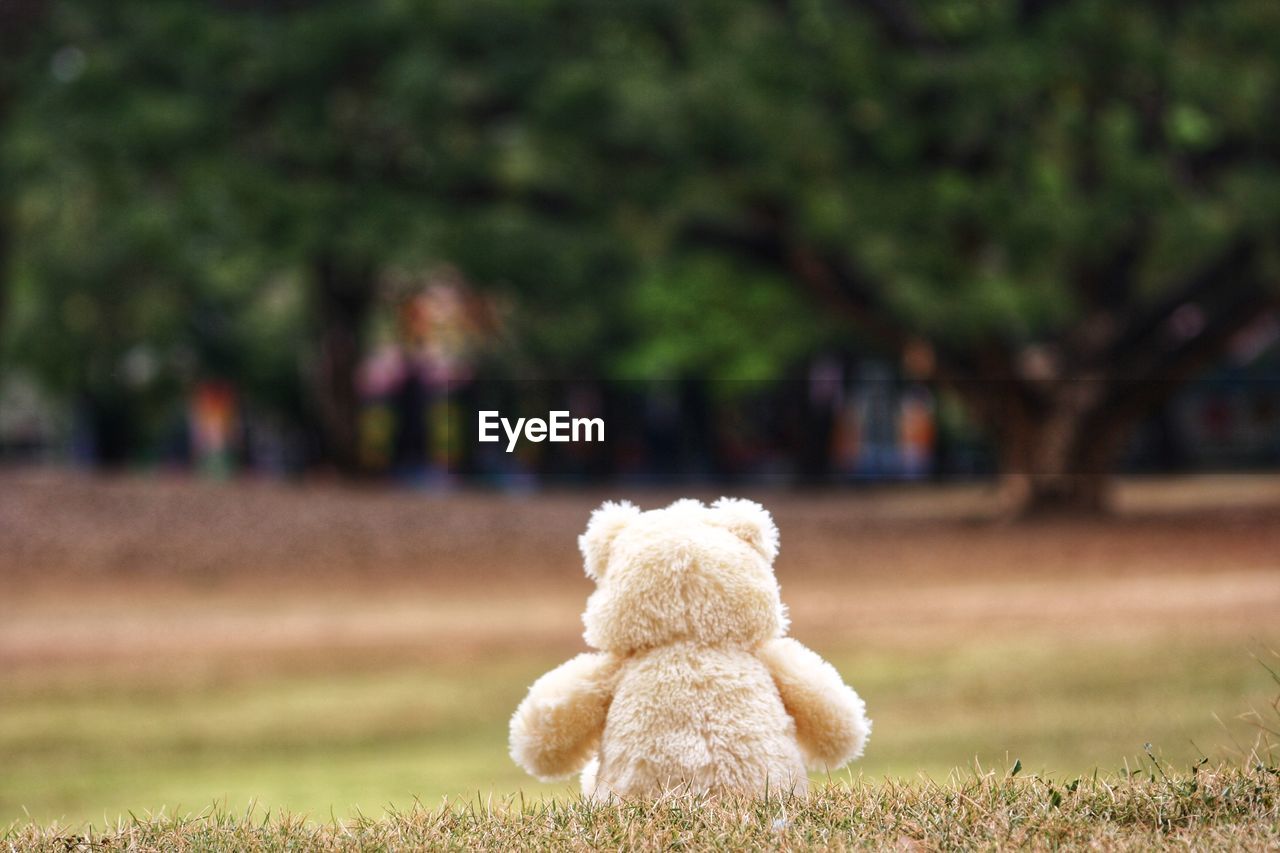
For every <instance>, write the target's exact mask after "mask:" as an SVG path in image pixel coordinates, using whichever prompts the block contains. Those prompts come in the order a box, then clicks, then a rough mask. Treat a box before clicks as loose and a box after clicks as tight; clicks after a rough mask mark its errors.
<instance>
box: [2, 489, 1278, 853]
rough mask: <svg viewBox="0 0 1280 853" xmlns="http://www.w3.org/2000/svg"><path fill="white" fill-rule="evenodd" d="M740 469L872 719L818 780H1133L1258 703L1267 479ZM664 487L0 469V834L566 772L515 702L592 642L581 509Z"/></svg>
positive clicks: (321, 812)
mask: <svg viewBox="0 0 1280 853" xmlns="http://www.w3.org/2000/svg"><path fill="white" fill-rule="evenodd" d="M691 491H692V492H693V493H694V494H697V493H698V492H699V490H697V489H694V490H691ZM737 493H739V494H743V495H745V496H749V497H753V498H756V499H759V500H761V501H762V502H764V503H765V504H766V505H767V506H769V507H770V508H771V509H772V510H773V511H774V515H775V518H776V520H777V522H778V524H779V527H780V529H781V531H782V551H781V556H780V557H779V559H778V563H777V572H778V577H779V580H780V582H781V584H782V589H783V597H784V600H786V601H787V603H788V604H789V605H790V610H791V615H792V620H793V625H792V635H793V636H795V637H797V638H798V639H799V640H801V641H802V642H804V643H805V644H807V645H809V646H810V647H812V648H814V649H815V650H817V651H819V652H820V653H821V654H823V655H824V656H826V657H827V658H828V659H830V660H831V661H832V662H833V663H834V664H835V665H836V666H837V667H838V668H839V670H840V671H841V673H843V675H844V676H845V678H846V680H848V681H849V682H850V683H851V684H853V685H854V686H855V687H856V688H857V689H858V690H859V692H860V693H861V694H862V695H863V697H864V698H865V699H866V701H867V705H868V709H869V712H870V714H871V716H872V717H873V718H874V720H875V731H874V735H873V737H872V740H871V742H870V745H869V748H868V750H867V754H866V756H865V758H864V759H863V760H862V761H860V762H858V763H857V764H856V765H854V768H853V770H852V773H851V774H846V773H843V772H842V773H841V774H839V775H837V776H836V777H834V778H833V779H832V782H833V783H834V784H836V785H837V786H839V787H840V790H842V791H844V793H837V792H835V791H834V789H833V793H831V794H829V795H828V796H829V797H834V798H835V799H836V800H838V799H839V798H840V797H854V798H859V797H861V798H864V799H865V798H870V800H867V802H871V801H875V798H876V797H879V796H880V794H877V793H876V792H877V791H883V790H885V787H884V786H885V785H886V784H889V785H890V787H891V788H892V786H893V785H901V784H904V783H900V782H893V783H886V782H885V781H884V780H885V779H886V777H888V778H890V779H895V780H906V782H905V784H907V785H908V786H914V787H913V788H911V790H913V791H915V792H916V793H913V794H911V796H913V797H915V796H920V797H924V796H926V794H927V791H928V790H931V789H930V786H931V785H933V782H931V781H929V780H938V781H945V780H947V779H948V778H952V777H953V771H957V769H959V772H960V774H961V775H962V776H964V777H965V778H980V777H981V774H982V773H984V772H987V771H992V772H994V774H995V776H993V777H989V778H997V777H998V778H1001V779H1003V778H1005V777H1006V776H1007V774H1008V773H1009V772H1010V771H1011V769H1012V768H1013V767H1015V766H1017V767H1019V768H1021V773H1022V776H1021V777H1019V778H1020V779H1022V778H1025V777H1028V776H1033V775H1035V776H1041V777H1046V778H1050V779H1053V780H1057V781H1056V782H1055V783H1054V784H1057V785H1058V786H1059V787H1061V786H1063V785H1066V784H1067V782H1068V781H1069V780H1071V779H1074V778H1076V777H1079V776H1085V777H1091V774H1093V773H1094V771H1098V772H1099V773H1101V774H1103V776H1104V777H1105V778H1117V777H1116V774H1123V773H1124V772H1126V771H1131V770H1133V769H1135V768H1139V767H1141V768H1144V769H1143V770H1142V773H1143V774H1145V775H1144V776H1143V777H1142V778H1144V779H1145V778H1147V777H1148V776H1150V774H1151V771H1152V768H1153V765H1152V760H1151V758H1150V757H1149V756H1148V754H1147V752H1148V749H1149V750H1150V753H1151V754H1152V755H1154V756H1155V757H1156V758H1157V759H1158V760H1159V761H1160V762H1161V764H1162V766H1163V767H1164V768H1166V769H1167V770H1168V771H1169V772H1170V773H1172V774H1175V776H1176V777H1177V778H1189V777H1188V776H1187V775H1186V774H1188V773H1189V772H1190V768H1191V767H1192V766H1193V765H1195V764H1196V763H1197V762H1199V761H1200V760H1201V759H1202V758H1203V757H1208V758H1209V759H1210V762H1211V763H1210V765H1207V767H1213V766H1218V765H1219V764H1222V763H1225V764H1227V765H1230V766H1235V767H1238V766H1240V765H1241V764H1242V762H1244V757H1245V755H1246V754H1247V753H1248V751H1249V749H1250V748H1251V747H1252V746H1253V744H1254V742H1255V738H1256V737H1257V735H1258V731H1259V730H1258V728H1257V726H1256V723H1257V722H1258V719H1256V718H1251V716H1250V712H1251V711H1257V712H1259V713H1261V714H1262V715H1263V719H1264V720H1265V719H1266V717H1265V715H1266V714H1267V713H1273V709H1272V708H1271V702H1272V701H1274V699H1275V697H1276V693H1277V684H1276V682H1275V681H1274V680H1273V678H1272V677H1271V676H1270V675H1269V674H1268V671H1267V669H1266V668H1265V667H1264V666H1263V664H1264V663H1269V665H1271V666H1272V668H1275V666H1274V664H1275V661H1276V659H1275V658H1274V656H1272V655H1273V650H1275V649H1277V648H1280V618H1278V617H1280V479H1276V478H1268V477H1256V476H1254V477H1240V478H1234V477H1217V478H1210V479H1186V480H1169V479H1160V480H1151V481H1133V482H1126V483H1124V484H1122V486H1121V489H1120V493H1119V501H1118V511H1117V513H1116V514H1115V515H1114V516H1113V517H1111V518H1109V519H1105V520H1100V521H1098V520H1095V521H1085V520H1064V521H1040V522H1031V523H1026V524H1019V525H1008V524H1001V523H998V522H995V521H993V520H992V517H993V515H994V513H993V511H992V501H993V497H994V496H993V495H992V493H991V492H990V490H989V489H988V488H987V487H985V486H981V485H979V486H954V487H933V486H930V487H899V488H889V489H873V490H859V491H840V492H830V493H793V492H786V491H782V490H769V489H764V490H761V489H750V488H748V489H740V490H737ZM675 496H676V495H674V494H673V493H671V492H667V491H662V492H659V491H656V490H647V489H625V488H619V489H612V490H609V491H608V492H600V491H591V492H583V491H550V492H544V493H537V494H532V493H529V494H498V493H478V492H472V491H460V492H453V493H432V494H418V493H411V492H388V491H385V490H375V489H372V488H369V489H361V488H350V487H341V486H337V485H332V484H310V485H306V486H299V485H281V484H272V483H250V482H239V483H209V482H198V481H191V480H189V479H182V478H169V477H160V476H151V477H139V476H119V477H115V478H108V479H103V478H88V477H85V476H81V475H74V474H67V473H59V472H48V471H25V472H24V471H18V472H9V473H6V474H3V475H0V590H3V592H2V594H0V671H2V672H3V678H2V679H0V767H3V768H4V769H3V772H0V829H2V828H3V827H4V826H7V825H9V824H10V823H12V822H14V821H17V822H20V823H25V822H27V821H35V822H37V823H39V824H41V825H43V826H45V827H48V826H50V825H51V824H53V823H54V822H57V823H58V824H59V825H62V826H71V827H83V826H85V825H86V824H88V823H92V824H94V825H96V826H97V827H99V828H100V827H102V826H103V825H104V824H105V823H106V822H114V821H115V820H116V819H117V818H119V817H120V816H122V815H123V816H125V817H126V818H127V817H128V815H129V814H130V813H132V814H133V815H137V816H138V817H142V816H144V815H146V814H148V813H150V814H160V813H161V810H163V815H166V816H171V815H175V814H179V815H180V814H184V813H195V812H200V811H201V810H202V809H205V808H207V807H209V806H210V805H211V804H213V803H215V802H216V803H218V804H219V808H222V809H224V810H226V811H227V812H229V813H231V814H243V813H244V811H245V809H246V808H248V807H249V806H250V805H251V804H256V808H257V809H258V812H257V813H259V814H265V813H266V812H268V811H269V812H270V813H272V814H278V813H280V811H281V810H288V811H290V812H293V813H295V814H298V815H301V816H304V817H309V818H310V819H312V820H315V821H328V820H330V819H331V818H335V817H336V818H338V819H347V818H352V817H353V816H355V815H358V814H363V815H365V816H378V815H382V814H383V812H384V810H385V809H386V808H387V807H393V808H396V809H400V810H411V809H413V808H420V809H426V810H431V809H435V808H437V807H438V806H439V804H440V803H441V801H442V798H445V797H448V798H449V801H450V802H467V801H470V802H472V803H475V802H487V803H493V802H504V798H506V797H509V796H522V797H523V799H524V802H525V803H526V804H529V803H533V802H536V801H538V800H539V798H541V797H543V796H544V795H548V794H561V795H565V794H567V792H569V791H570V790H571V788H572V786H571V785H568V784H566V785H561V786H555V785H542V784H538V783H536V782H534V781H533V780H531V779H529V778H527V777H525V776H524V775H523V774H522V773H521V772H520V771H519V770H518V768H516V767H515V766H514V765H513V764H512V763H511V761H510V759H509V758H508V757H507V755H506V723H507V719H508V717H509V715H510V713H511V711H512V709H513V708H514V707H515V705H516V703H517V702H518V701H519V699H520V698H521V696H522V695H523V693H524V691H525V689H526V688H527V687H528V685H529V683H530V682H531V681H532V680H533V679H534V678H536V677H537V676H538V675H539V674H541V673H542V672H543V671H545V670H547V669H549V668H550V667H552V666H554V665H555V664H557V663H559V662H560V661H562V660H564V659H565V658H567V657H569V656H570V655H572V654H574V653H576V652H578V651H580V650H582V648H583V646H582V640H581V624H580V621H579V613H580V611H581V608H582V604H583V601H584V599H585V597H586V595H587V594H588V592H589V591H590V584H589V582H588V581H587V580H586V579H585V578H584V577H583V576H582V572H581V563H580V558H579V557H578V555H577V553H576V545H575V540H576V536H577V534H578V533H580V532H581V529H582V527H583V526H584V525H585V522H586V518H587V515H588V513H589V511H590V510H591V509H592V508H593V507H594V506H595V505H596V504H597V503H598V502H599V501H600V500H602V499H603V498H605V497H631V498H632V499H634V500H636V501H637V502H638V503H640V504H641V505H643V506H655V505H660V504H662V503H664V502H666V501H668V500H670V499H671V498H672V497H675ZM702 496H703V497H715V496H716V495H713V494H710V493H708V494H705V495H702ZM1148 744H1149V745H1150V746H1149V747H1148V746H1147V745H1148ZM1202 772H1203V771H1202ZM966 774H967V775H966ZM1264 775H1265V774H1264ZM955 778H959V777H955ZM1119 778H1127V777H1125V776H1121V777H1119ZM1224 778H1225V780H1226V781H1223V782H1221V784H1222V785H1225V786H1227V787H1230V785H1233V784H1237V782H1238V783H1239V784H1241V785H1243V786H1244V788H1248V787H1249V784H1253V783H1248V784H1246V783H1244V782H1239V779H1238V778H1237V779H1236V781H1234V782H1233V781H1231V780H1232V779H1233V778H1235V777H1224ZM1267 778H1273V777H1267ZM819 784H827V782H826V780H825V779H823V780H820V781H819ZM974 784H977V783H974ZM982 784H995V783H982ZM1025 784H1026V785H1028V786H1030V787H1028V788H1026V790H1031V788H1033V787H1034V786H1035V785H1040V784H1041V783H1040V782H1035V783H1034V784H1033V783H1025ZM1144 784H1156V783H1154V782H1151V781H1150V780H1148V782H1147V783H1144ZM1258 784H1261V785H1262V788H1261V789H1259V790H1270V789H1267V788H1266V785H1267V784H1271V783H1266V782H1265V781H1264V782H1263V783H1258ZM1254 788H1257V785H1254ZM983 790H985V789H982V790H979V791H977V792H976V793H975V792H974V791H970V793H969V794H966V795H965V796H967V797H968V798H969V800H971V801H976V802H981V801H983V800H982V797H983V796H987V795H988V794H984V793H982V791H983ZM1018 790H1023V789H1018ZM1036 790H1041V789H1040V788H1036ZM1045 790H1047V789H1044V790H1041V793H1042V794H1043V793H1044V791H1045ZM1242 790H1243V788H1242ZM1251 790H1252V789H1251ZM920 792H926V793H920ZM1274 793H1275V792H1274V791H1271V793H1270V794H1267V796H1268V797H1271V799H1269V800H1267V802H1269V803H1271V805H1269V806H1266V808H1269V809H1270V812H1266V809H1265V808H1264V809H1263V812H1264V813H1265V814H1269V815H1270V817H1265V816H1264V817H1263V818H1261V820H1262V822H1263V824H1262V825H1266V826H1270V830H1269V831H1270V833H1271V835H1270V837H1271V838H1272V839H1273V840H1274V838H1275V834H1276V832H1277V829H1276V826H1275V820H1276V818H1275V807H1274V799H1275V797H1274ZM989 795H990V796H994V797H997V798H999V797H1002V796H1004V795H1002V794H999V792H996V793H994V794H989ZM1017 796H1022V795H1021V794H1018V795H1016V796H1014V797H1013V799H1015V800H1016V798H1017ZM1027 796H1031V795H1030V794H1028V795H1027ZM1035 796H1040V795H1039V794H1037V795H1035ZM1045 796H1047V794H1045ZM1079 796H1080V797H1083V796H1085V795H1084V794H1080V795H1079ZM1088 796H1093V794H1089V795H1088ZM1099 796H1102V794H1099ZM1110 796H1111V797H1112V800H1113V801H1114V800H1115V796H1116V795H1115V794H1112V795H1110ZM1072 797H1076V794H1072ZM1077 799H1078V798H1077ZM1077 799H1071V798H1068V800H1067V804H1068V807H1070V806H1071V804H1072V803H1075V802H1077ZM1264 799H1265V798H1264ZM1010 801H1012V800H1010ZM560 802H562V803H563V802H567V800H566V798H565V797H564V796H561V797H560ZM957 802H961V801H959V800H958V801H957ZM1002 802H1003V800H1002ZM1036 802H1039V800H1036ZM1081 802H1083V801H1081ZM1205 802H1208V801H1205ZM415 803H421V806H415ZM1085 807H1087V804H1085V805H1082V806H1081V808H1085ZM548 808H550V806H548ZM561 808H564V809H570V807H569V806H562V807H561ZM966 808H967V806H966ZM1206 808H1207V806H1206ZM570 811H571V809H570ZM564 813H565V814H570V812H569V811H566V812H564ZM474 814H475V813H474V811H473V812H472V815H473V816H474ZM921 814H924V812H921ZM441 819H443V818H441ZM583 819H586V818H582V817H581V816H579V817H578V818H574V817H572V816H571V815H570V817H566V818H564V820H565V821H568V822H570V823H572V821H573V820H583ZM592 819H593V820H594V818H592ZM921 819H925V818H923V817H922V818H921ZM424 820H425V818H424ZM508 820H516V818H515V817H510V815H509V816H508ZM538 820H541V821H543V822H544V823H545V822H546V821H547V820H551V822H552V824H554V823H555V819H554V818H546V816H545V813H544V814H543V817H540V818H538ZM1267 821H1270V823H1269V824H1267ZM605 823H607V821H605ZM601 826H604V823H602V824H601ZM1151 826H1155V829H1152V830H1151V831H1163V828H1162V826H1160V824H1159V818H1158V815H1157V819H1156V820H1155V823H1154V824H1151V823H1150V822H1148V823H1146V824H1142V825H1141V827H1145V828H1144V829H1142V831H1144V832H1145V831H1147V830H1148V829H1151ZM1141 827H1140V828H1141ZM162 828H163V827H162ZM139 831H141V830H139ZM156 831H157V832H158V831H160V830H156ZM379 831H381V830H379ZM908 835H910V833H908ZM497 837H498V836H495V838H497ZM911 837H915V836H911ZM1135 837H1136V836H1135ZM1253 837H1254V838H1255V840H1261V839H1262V836H1258V835H1255V836H1253ZM32 838H34V836H32ZM1224 838H1227V839H1228V840H1230V835H1229V834H1228V836H1224ZM422 839H423V840H426V839H427V836H422ZM810 840H813V839H810ZM887 840H892V839H887ZM1236 840H1239V839H1238V838H1237V839H1236ZM1139 846H1141V845H1140V844H1139Z"/></svg>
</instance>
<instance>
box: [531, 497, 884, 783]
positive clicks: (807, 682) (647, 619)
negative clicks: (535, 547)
mask: <svg viewBox="0 0 1280 853" xmlns="http://www.w3.org/2000/svg"><path fill="white" fill-rule="evenodd" d="M578 544H579V546H580V547H581V549H582V556H583V558H584V559H585V561H586V571H587V575H588V576H589V577H591V578H593V579H595V581H596V584H597V588H596V591H595V592H594V593H593V594H592V595H591V597H590V599H589V600H588V601H587V610H586V612H585V613H584V614H583V616H582V621H583V623H584V624H585V625H586V629H587V630H586V633H585V635H584V636H585V638H586V641H587V644H588V645H590V646H591V647H593V648H596V649H599V650H600V651H598V652H593V653H589V654H581V655H578V656H577V657H576V658H573V659H572V660H570V661H568V662H567V663H564V664H562V665H561V666H559V667H557V668H556V669H553V670H552V671H551V672H549V673H547V674H546V675H544V676H542V677H541V678H539V679H538V680H537V681H536V682H534V685H533V687H531V688H530V690H529V695H528V696H527V697H525V700H524V701H523V702H521V703H520V707H519V708H517V709H516V712H515V716H513V717H512V719H511V756H512V758H514V759H515V761H516V763H518V764H519V765H520V766H521V767H523V768H524V769H525V770H527V771H528V772H529V773H531V774H533V775H534V776H537V777H538V778H539V779H542V780H544V781H550V780H554V779H560V778H564V777H566V776H569V775H571V774H573V773H576V772H578V771H580V770H581V771H583V773H582V788H583V793H585V794H587V795H588V796H591V797H597V798H605V797H608V796H610V795H617V796H621V797H631V796H640V797H653V796H656V795H658V794H661V793H663V792H667V791H686V792H691V793H703V792H707V793H738V794H752V795H761V794H764V793H766V791H768V792H784V791H788V792H795V793H803V792H804V791H805V790H806V789H807V787H808V779H807V777H806V775H805V768H806V765H807V766H808V767H810V768H814V769H819V770H820V769H826V768H836V767H839V766H841V765H843V764H845V763H846V762H848V761H850V760H852V759H854V758H856V757H858V756H859V755H860V754H861V753H862V747H863V744H864V743H865V742H866V739H867V735H868V733H869V731H870V727H871V724H870V722H869V721H868V720H867V718H866V717H865V715H864V707H863V703H862V700H861V699H859V698H858V694H856V693H854V692H853V690H851V689H850V688H849V687H847V686H846V685H845V684H844V682H843V681H842V680H841V678H840V675H839V673H837V672H836V671H835V669H834V668H833V667H832V666H831V665H830V664H828V663H826V662H825V661H823V660H822V658H820V657H818V655H816V654H814V653H813V652H811V651H810V650H809V649H807V648H805V647H804V646H802V645H800V644H799V643H797V642H796V641H795V640H792V639H789V638H787V637H784V636H783V635H784V634H785V633H786V630H787V616H786V610H785V608H784V607H783V605H782V601H781V599H780V598H779V595H778V584H777V581H776V580H775V579H774V576H773V559H774V557H775V556H776V555H777V553H778V530H777V528H776V527H775V526H774V524H773V519H772V518H771V517H770V516H769V513H768V512H767V511H766V510H765V509H764V507H762V506H760V505H759V504H756V503H753V502H751V501H747V500H734V499H729V498H721V499H720V500H718V501H716V502H715V503H714V504H712V505H711V506H704V505H703V504H702V503H700V502H699V501H695V500H680V501H676V502H675V503H673V504H672V505H671V506H669V507H667V508H666V509H659V510H653V511H651V512H641V511H640V510H639V509H637V508H636V507H634V506H632V505H631V504H629V503H626V502H622V503H605V504H604V505H603V506H601V507H600V508H599V509H597V510H596V511H595V512H594V513H593V514H592V516H591V522H590V524H588V525H587V531H586V533H584V534H583V535H582V536H581V537H579V539H578Z"/></svg>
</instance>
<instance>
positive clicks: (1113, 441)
mask: <svg viewBox="0 0 1280 853" xmlns="http://www.w3.org/2000/svg"><path fill="white" fill-rule="evenodd" d="M1105 390H1106V389H1105V388H1104V387H1103V383H1101V382H1092V381H1090V382H1066V383H1061V384H1060V385H1058V386H1056V387H1053V388H1050V389H1045V392H1044V394H1043V396H1042V398H1041V399H1042V400H1043V404H1042V405H1040V406H1027V405H1014V406H1011V407H1010V408H1011V409H1012V411H1010V412H1009V413H1008V414H1007V416H1006V418H1005V419H1004V420H1003V422H1002V423H1001V424H999V426H998V429H997V430H996V434H997V435H998V436H999V440H1000V451H999V457H1000V476H1001V491H1002V497H1003V499H1004V502H1005V505H1004V511H1005V513H1006V514H1007V515H1008V516H1009V517H1012V518H1026V517H1037V516H1050V515H1055V516H1070V515H1098V514H1101V513H1105V512H1107V511H1108V510H1109V509H1110V499H1111V485H1112V472H1113V470H1114V466H1115V462H1116V456H1117V455H1118V453H1119V451H1120V450H1121V449H1122V447H1123V443H1124V439H1125V437H1126V436H1127V435H1128V432H1129V430H1130V428H1131V427H1132V426H1133V425H1134V422H1135V420H1136V417H1137V414H1138V413H1136V412H1134V411H1132V410H1127V409H1123V408H1120V407H1118V406H1115V405H1113V404H1111V403H1109V402H1104V401H1107V400H1109V399H1111V398H1110V396H1109V395H1107V394H1105V393H1103V392H1104V391H1105Z"/></svg>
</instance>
